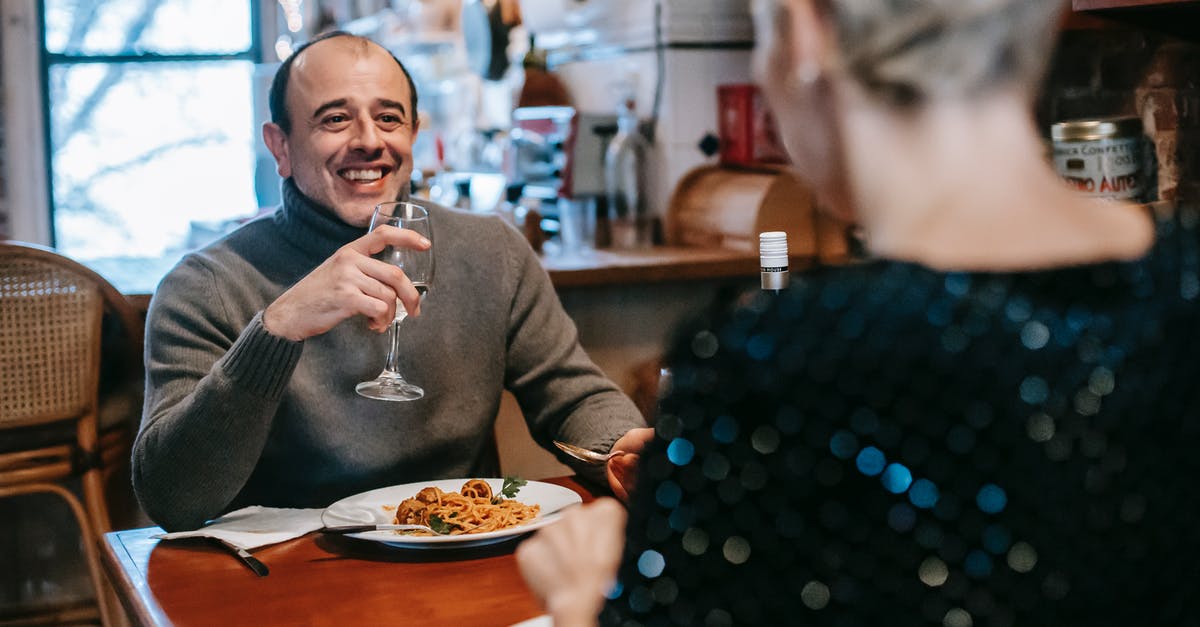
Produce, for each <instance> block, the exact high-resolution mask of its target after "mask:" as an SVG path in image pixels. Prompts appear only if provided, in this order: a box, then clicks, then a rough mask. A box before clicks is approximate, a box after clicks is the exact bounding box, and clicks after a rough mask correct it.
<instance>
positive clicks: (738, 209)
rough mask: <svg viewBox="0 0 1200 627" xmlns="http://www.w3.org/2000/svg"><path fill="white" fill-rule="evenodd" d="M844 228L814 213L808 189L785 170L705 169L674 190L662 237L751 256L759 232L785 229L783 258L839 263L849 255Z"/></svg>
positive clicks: (688, 176) (675, 242)
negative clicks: (740, 251) (785, 240)
mask: <svg viewBox="0 0 1200 627" xmlns="http://www.w3.org/2000/svg"><path fill="white" fill-rule="evenodd" d="M848 227H849V225H847V224H846V223H844V222H840V221H838V220H835V219H834V218H832V217H829V216H827V215H825V214H824V213H822V212H820V211H818V210H817V209H816V201H815V198H814V196H813V193H812V190H810V189H809V188H808V186H807V185H805V184H804V182H803V181H802V180H801V179H800V177H799V176H797V175H796V173H795V172H794V171H792V170H789V169H788V168H786V167H778V168H764V169H753V170H750V169H740V168H730V167H725V166H719V165H705V166H701V167H698V168H695V169H693V170H691V171H690V172H688V173H687V174H686V175H684V176H683V178H682V179H680V180H679V183H678V184H677V185H676V186H675V190H674V191H673V192H672V194H671V201H670V204H669V205H668V208H667V215H666V216H665V225H664V233H663V235H664V238H665V240H666V244H668V245H674V246H708V247H717V248H726V249H731V250H744V251H746V252H747V253H751V254H757V253H758V234H759V233H761V232H763V231H786V232H787V234H788V255H789V256H791V257H808V258H811V259H813V260H815V261H817V262H820V263H842V262H844V261H846V260H847V258H848V256H849V246H848V242H847V231H848Z"/></svg>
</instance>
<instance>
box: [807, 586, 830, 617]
mask: <svg viewBox="0 0 1200 627" xmlns="http://www.w3.org/2000/svg"><path fill="white" fill-rule="evenodd" d="M800 602H802V603H804V605H805V606H806V607H808V609H810V610H821V609H825V606H826V605H829V586H826V585H825V584H824V583H822V582H820V581H810V582H808V583H806V584H804V587H803V588H801V589H800Z"/></svg>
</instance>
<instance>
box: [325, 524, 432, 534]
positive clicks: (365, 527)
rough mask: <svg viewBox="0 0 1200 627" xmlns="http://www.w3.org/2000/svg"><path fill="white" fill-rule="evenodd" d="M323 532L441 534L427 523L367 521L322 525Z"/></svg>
mask: <svg viewBox="0 0 1200 627" xmlns="http://www.w3.org/2000/svg"><path fill="white" fill-rule="evenodd" d="M317 531H320V532H321V533H334V534H347V533H363V532H366V531H428V532H430V533H433V534H436V535H445V534H440V533H438V532H436V531H434V530H433V529H432V528H431V527H426V526H425V525H393V524H377V523H367V524H362V525H340V526H335V527H322V528H320V529H318V530H317Z"/></svg>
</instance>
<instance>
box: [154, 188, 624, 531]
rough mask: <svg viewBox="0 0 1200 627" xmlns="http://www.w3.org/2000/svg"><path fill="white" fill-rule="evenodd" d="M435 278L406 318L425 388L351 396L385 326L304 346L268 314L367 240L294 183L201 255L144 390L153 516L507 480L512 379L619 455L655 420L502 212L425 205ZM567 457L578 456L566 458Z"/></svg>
mask: <svg viewBox="0 0 1200 627" xmlns="http://www.w3.org/2000/svg"><path fill="white" fill-rule="evenodd" d="M422 204H424V205H425V206H426V207H428V208H429V210H430V214H431V216H432V223H433V229H434V238H433V241H434V244H433V253H434V259H435V266H436V268H437V276H436V279H435V281H434V284H433V286H432V289H431V290H430V292H429V294H428V296H427V297H426V300H425V301H424V303H423V304H422V305H421V315H420V316H419V317H417V318H409V319H407V320H405V321H404V323H403V324H402V325H401V326H400V347H401V351H402V355H401V358H400V371H401V372H402V373H404V375H405V376H406V377H407V378H408V379H409V380H411V381H413V382H414V383H417V384H418V385H420V386H421V387H423V388H425V393H426V395H425V398H423V399H421V400H418V401H414V402H405V403H393V402H385V401H376V400H370V399H366V398H363V397H361V396H359V395H358V394H356V393H355V392H354V386H355V384H357V383H358V382H360V381H364V380H367V379H371V378H374V377H375V375H377V374H378V373H379V371H380V369H381V368H382V367H383V363H384V357H385V351H386V348H387V336H386V335H380V334H378V333H375V332H373V331H371V330H369V329H368V328H367V325H366V320H365V319H364V318H362V317H355V318H350V319H348V320H345V321H344V322H342V323H341V324H340V325H338V326H337V327H335V328H334V329H332V330H331V331H329V332H328V333H325V334H324V335H320V336H317V337H313V338H309V339H307V340H305V341H303V342H292V341H289V340H287V339H284V338H280V337H275V336H272V335H271V334H269V333H267V332H266V330H264V328H263V325H262V312H263V310H264V309H265V308H266V307H267V305H269V304H270V303H271V302H273V301H274V300H275V299H276V298H277V297H278V296H279V295H280V294H282V293H283V292H284V291H285V290H286V289H288V288H289V287H290V286H291V285H292V284H294V283H296V282H297V281H298V280H300V279H301V278H302V277H304V276H305V275H306V274H308V273H309V272H311V271H312V270H313V269H314V268H315V267H316V266H317V265H318V264H320V263H321V262H322V261H324V260H325V259H326V258H327V257H329V256H330V255H331V254H332V253H333V252H334V251H335V250H337V249H338V248H339V247H341V246H343V245H345V244H346V243H348V242H350V241H351V240H354V239H356V238H358V237H360V236H362V235H363V234H364V230H363V229H361V228H356V227H351V226H349V225H347V224H345V223H343V222H341V221H340V220H338V219H337V218H336V217H334V216H333V214H332V213H331V212H329V211H328V210H327V209H324V208H321V207H319V206H317V205H315V204H314V203H313V202H312V201H311V200H309V199H308V198H306V197H305V196H304V195H303V194H301V193H300V192H299V191H298V190H297V189H296V187H295V186H294V184H293V183H292V182H291V181H290V180H289V181H286V182H285V183H284V202H283V206H282V207H281V208H280V209H279V210H278V211H276V212H275V213H274V214H272V215H270V216H266V217H263V218H260V219H258V220H255V221H253V222H250V223H249V224H246V225H245V226H243V227H242V228H240V229H238V230H237V231H235V232H234V233H232V234H230V235H229V236H228V237H226V238H224V239H222V240H220V241H218V242H216V243H215V244H212V245H210V246H208V247H207V248H204V249H202V250H200V251H197V252H194V253H192V254H189V255H188V256H187V257H185V258H184V259H183V260H182V261H180V263H179V265H177V266H176V267H175V268H174V269H173V270H171V272H170V273H169V274H168V275H167V276H166V278H164V279H163V281H162V283H161V284H160V285H159V287H158V289H157V291H156V292H155V295H154V299H153V301H152V302H151V305H150V311H149V315H148V318H147V321H146V355H145V360H146V401H145V409H144V411H143V416H142V426H141V430H140V433H139V434H138V437H137V441H136V442H135V444H134V450H133V484H134V489H135V491H136V493H137V496H138V500H139V501H140V502H141V505H142V507H143V509H144V510H145V511H146V513H147V514H148V515H149V516H150V518H151V519H153V520H154V521H155V522H156V523H158V524H160V525H162V526H163V527H164V528H166V529H168V530H179V529H190V528H195V527H198V526H200V525H201V524H203V523H204V522H205V521H206V520H208V519H210V518H214V517H216V516H217V515H219V514H221V513H223V512H226V511H229V510H231V509H235V508H238V507H243V506H246V505H267V506H276V507H324V506H327V505H329V504H331V503H333V502H334V501H336V500H338V499H340V498H343V497H346V496H349V495H352V494H356V493H358V492H362V491H365V490H370V489H373V488H378V487H383V486H388V485H395V484H401V483H410V482H416V481H424V480H429V479H438V478H455V477H478V476H494V475H495V474H496V473H497V472H498V462H497V459H496V455H495V447H494V444H493V442H494V438H493V426H494V423H495V418H496V415H497V412H498V410H499V406H500V396H501V392H502V391H503V390H504V389H506V388H507V389H508V390H510V391H511V392H512V393H513V394H514V396H516V398H517V401H518V402H519V403H520V406H521V409H522V411H523V412H524V415H525V419H526V421H527V423H528V425H529V430H530V432H531V433H532V434H533V436H534V438H535V439H536V440H537V441H538V442H539V443H540V444H541V445H542V446H544V447H547V448H552V447H550V446H549V444H550V440H551V439H555V438H557V439H562V440H567V441H571V442H578V443H581V444H583V445H586V446H588V447H589V448H595V449H601V450H607V449H608V448H609V447H611V445H612V443H613V442H615V441H616V439H617V438H619V437H620V436H621V435H623V434H624V433H626V432H627V431H628V430H629V429H631V428H634V427H641V426H644V425H645V423H644V421H643V420H642V418H641V416H640V414H639V413H638V411H637V409H636V408H635V407H634V405H633V403H632V402H631V401H630V400H629V399H628V398H627V397H626V396H625V395H624V394H622V393H621V391H620V390H619V389H618V388H617V387H616V386H615V385H614V384H613V383H612V381H610V380H609V379H608V378H607V377H605V376H604V374H603V373H602V372H601V371H600V370H599V368H597V367H596V365H595V364H593V363H592V361H591V360H590V359H589V358H588V356H587V355H586V354H585V353H584V351H583V349H582V348H581V347H580V346H579V342H578V335H577V332H576V329H575V325H574V324H573V323H572V321H571V319H570V318H569V317H568V316H567V315H566V313H565V312H564V311H563V309H562V306H561V304H560V303H559V301H558V298H557V295H556V294H555V292H554V289H553V287H552V286H551V284H550V281H549V277H548V276H547V275H546V273H545V271H544V270H543V269H542V267H541V264H540V263H539V262H538V259H537V257H536V256H535V255H534V254H533V252H532V250H530V247H529V245H528V244H527V243H526V242H525V241H524V239H522V237H521V236H520V234H518V233H517V232H516V231H515V230H514V229H511V228H509V227H508V226H507V225H505V224H504V223H503V222H501V221H500V220H499V219H498V218H496V217H492V216H482V215H473V214H468V213H463V212H459V211H453V210H450V209H446V208H444V207H439V206H436V205H433V204H431V203H428V202H422ZM564 461H567V460H564Z"/></svg>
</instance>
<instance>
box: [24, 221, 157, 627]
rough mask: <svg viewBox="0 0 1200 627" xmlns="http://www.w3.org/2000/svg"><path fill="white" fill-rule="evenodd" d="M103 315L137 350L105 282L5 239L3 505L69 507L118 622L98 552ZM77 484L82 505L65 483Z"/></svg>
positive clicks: (104, 527) (137, 327)
mask: <svg viewBox="0 0 1200 627" xmlns="http://www.w3.org/2000/svg"><path fill="white" fill-rule="evenodd" d="M106 310H107V311H108V312H109V319H110V320H112V319H115V320H116V321H117V322H118V323H119V324H121V325H122V326H124V327H125V329H126V332H127V333H128V335H129V337H130V338H134V339H135V341H136V343H138V344H140V341H141V323H140V320H139V319H138V317H137V316H136V314H135V313H134V312H133V309H132V308H131V307H130V306H129V304H128V302H127V301H126V300H125V298H124V296H122V295H121V294H120V293H119V292H118V291H117V290H116V289H115V288H113V287H112V285H110V284H109V283H108V282H107V281H105V280H104V278H102V277H101V276H100V275H98V274H96V273H95V272H93V271H91V270H89V269H88V268H86V267H84V266H82V265H80V264H79V263H77V262H75V261H72V260H71V259H68V258H66V257H64V256H62V255H60V254H58V253H56V252H54V251H52V250H50V249H47V248H42V247H38V246H33V245H29V244H22V243H16V242H0V442H3V444H2V445H0V498H7V497H12V496H17V495H24V494H32V493H38V492H42V493H49V494H56V495H58V496H60V497H61V498H62V499H63V500H64V501H66V503H67V505H68V506H69V507H70V509H71V511H72V513H73V514H74V516H75V519H76V520H77V521H78V524H79V528H80V532H81V534H82V536H83V538H84V542H83V548H84V552H85V557H86V560H87V566H88V570H89V574H90V576H91V579H92V582H93V585H94V586H95V589H96V600H97V604H96V605H97V608H96V609H97V610H98V614H99V616H98V617H99V618H100V619H101V621H102V622H104V623H105V624H112V623H113V621H114V620H116V621H119V620H120V619H119V618H118V616H119V614H118V608H117V607H115V604H114V603H113V601H112V596H111V592H110V591H109V589H108V587H107V585H106V583H105V579H104V575H103V573H102V571H101V569H100V561H99V553H98V546H99V541H100V538H101V536H102V534H103V533H105V532H106V531H109V529H110V522H109V513H108V506H107V504H106V501H105V494H104V484H103V478H102V470H103V468H104V460H103V458H104V457H105V455H103V454H102V449H101V442H100V438H99V433H98V428H97V413H98V408H99V398H98V396H99V381H100V370H101V368H100V364H101V361H100V352H101V351H100V349H101V335H102V322H103V320H104V316H105V312H106ZM110 439H112V438H110ZM118 439H119V438H118ZM109 448H110V449H118V450H119V449H120V448H121V446H120V445H119V444H116V443H112V444H111V446H110V447H109ZM108 456H109V457H110V458H112V457H119V453H116V452H110V453H109V454H108ZM76 478H78V480H79V481H80V484H81V486H82V492H83V501H82V502H80V500H79V498H77V497H76V496H75V494H74V493H73V492H71V491H70V490H68V489H67V488H66V487H65V486H64V483H65V482H66V481H68V480H74V479H76Z"/></svg>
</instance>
